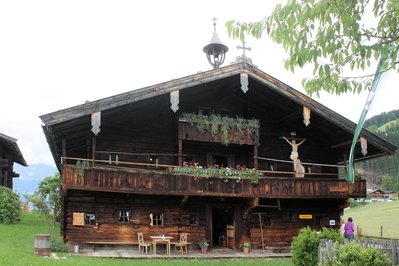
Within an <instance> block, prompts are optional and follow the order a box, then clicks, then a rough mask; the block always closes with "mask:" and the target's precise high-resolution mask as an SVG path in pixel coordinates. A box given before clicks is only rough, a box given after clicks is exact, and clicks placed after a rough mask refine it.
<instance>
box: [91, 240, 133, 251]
mask: <svg viewBox="0 0 399 266" xmlns="http://www.w3.org/2000/svg"><path fill="white" fill-rule="evenodd" d="M85 244H86V245H92V251H93V252H94V247H95V246H97V245H115V246H116V245H138V244H139V243H138V242H137V241H89V242H85Z"/></svg>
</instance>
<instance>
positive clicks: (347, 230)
mask: <svg viewBox="0 0 399 266" xmlns="http://www.w3.org/2000/svg"><path fill="white" fill-rule="evenodd" d="M352 221H353V220H352V218H351V217H349V218H348V221H347V222H346V223H345V226H344V237H345V238H346V239H348V240H349V241H352V240H353V239H355V236H354V232H355V226H354V225H353V223H352Z"/></svg>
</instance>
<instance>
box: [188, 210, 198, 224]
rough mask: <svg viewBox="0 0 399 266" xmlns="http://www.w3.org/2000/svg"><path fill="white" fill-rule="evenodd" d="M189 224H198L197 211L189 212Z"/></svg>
mask: <svg viewBox="0 0 399 266" xmlns="http://www.w3.org/2000/svg"><path fill="white" fill-rule="evenodd" d="M190 225H199V214H198V213H190Z"/></svg>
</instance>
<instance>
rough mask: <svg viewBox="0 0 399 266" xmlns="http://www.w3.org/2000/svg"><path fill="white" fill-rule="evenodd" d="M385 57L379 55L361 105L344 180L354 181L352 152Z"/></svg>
mask: <svg viewBox="0 0 399 266" xmlns="http://www.w3.org/2000/svg"><path fill="white" fill-rule="evenodd" d="M385 60H386V58H385V57H384V56H382V57H381V59H380V62H379V63H378V66H377V70H376V73H375V76H374V79H373V83H372V84H371V89H370V92H369V95H368V97H367V100H366V104H365V105H364V107H363V111H362V114H361V115H360V119H359V122H358V123H357V126H356V129H355V133H354V135H353V140H352V145H351V149H350V153H349V162H348V172H347V175H346V181H348V182H351V183H353V182H354V181H355V169H354V166H353V160H354V154H355V146H356V142H357V139H358V138H359V135H360V132H361V131H362V128H363V125H364V122H365V120H366V116H367V113H368V111H369V109H370V106H371V103H372V102H373V99H374V95H375V92H376V90H377V87H378V83H379V82H380V78H381V74H382V65H383V63H384V62H385Z"/></svg>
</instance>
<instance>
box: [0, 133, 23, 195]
mask: <svg viewBox="0 0 399 266" xmlns="http://www.w3.org/2000/svg"><path fill="white" fill-rule="evenodd" d="M14 162H16V163H18V164H20V165H22V166H28V165H27V164H26V162H25V159H24V157H23V156H22V153H21V151H20V150H19V147H18V144H17V140H16V139H14V138H12V137H9V136H7V135H4V134H1V133H0V186H5V187H8V188H11V189H12V188H13V178H14V177H19V174H18V173H15V172H14V169H13V167H14Z"/></svg>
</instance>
